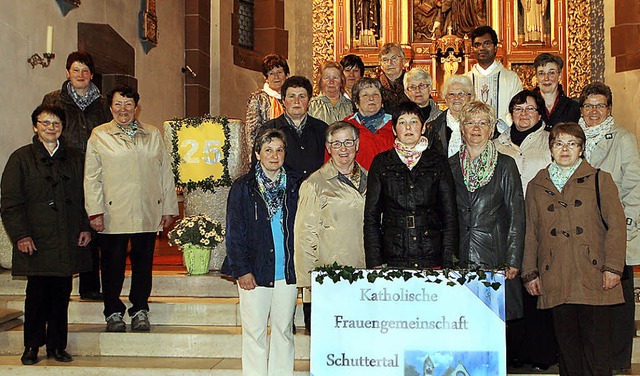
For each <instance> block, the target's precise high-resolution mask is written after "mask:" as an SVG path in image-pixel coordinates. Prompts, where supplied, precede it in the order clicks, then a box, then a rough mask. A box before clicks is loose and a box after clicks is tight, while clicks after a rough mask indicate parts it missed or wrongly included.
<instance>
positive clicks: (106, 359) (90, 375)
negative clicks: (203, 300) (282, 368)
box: [0, 351, 309, 376]
mask: <svg viewBox="0 0 640 376" xmlns="http://www.w3.org/2000/svg"><path fill="white" fill-rule="evenodd" d="M39 355H40V357H39V358H40V361H39V362H38V363H36V364H35V365H32V366H23V365H22V364H21V363H20V357H19V356H15V355H11V356H6V355H5V356H0V374H3V375H12V376H40V375H43V376H45V375H46V376H50V375H61V374H64V375H65V376H122V375H127V376H186V375H191V376H242V370H241V361H240V359H238V358H204V359H203V358H134V357H120V356H74V360H73V362H71V363H59V362H56V361H55V360H53V359H47V358H46V356H44V352H43V351H41V352H40V354H39ZM294 367H295V372H294V376H309V361H308V360H296V362H295V366H294Z"/></svg>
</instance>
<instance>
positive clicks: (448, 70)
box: [440, 50, 462, 82]
mask: <svg viewBox="0 0 640 376" xmlns="http://www.w3.org/2000/svg"><path fill="white" fill-rule="evenodd" d="M440 62H441V63H442V68H443V70H444V78H443V79H442V82H445V81H447V79H449V77H451V76H453V75H454V74H456V73H457V72H458V64H459V63H460V62H462V58H460V57H458V56H456V55H455V53H454V52H453V50H449V54H448V55H447V56H446V57H441V58H440Z"/></svg>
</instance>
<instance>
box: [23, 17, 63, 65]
mask: <svg viewBox="0 0 640 376" xmlns="http://www.w3.org/2000/svg"><path fill="white" fill-rule="evenodd" d="M42 56H44V57H41V56H40V55H38V53H35V54H33V55H31V57H30V58H28V59H27V63H29V64H31V69H33V68H35V67H36V65H41V66H42V67H43V68H46V67H48V66H49V64H51V60H52V59H53V58H55V57H56V54H54V53H53V26H47V49H46V51H45V52H44V53H43V54H42Z"/></svg>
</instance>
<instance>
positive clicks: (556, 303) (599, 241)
mask: <svg viewBox="0 0 640 376" xmlns="http://www.w3.org/2000/svg"><path fill="white" fill-rule="evenodd" d="M599 99H601V98H599ZM588 103H590V104H595V103H591V102H588ZM588 143H589V138H588V136H585V134H584V132H583V131H582V129H581V127H580V126H579V125H578V124H576V123H559V124H556V126H555V127H553V129H552V130H551V135H550V138H549V148H550V149H551V154H552V156H553V162H552V163H551V164H550V165H549V167H547V168H546V169H543V170H541V171H540V172H539V173H538V174H537V175H536V176H535V177H534V178H533V179H532V180H531V182H530V183H529V185H528V188H527V199H526V213H527V220H526V222H527V229H526V239H525V252H524V259H523V262H522V279H523V281H524V282H525V287H526V289H527V291H528V292H529V293H530V294H531V295H534V296H538V308H540V309H550V310H551V314H552V317H553V322H554V328H555V334H556V338H557V339H558V347H559V350H560V374H561V375H611V369H610V362H609V358H610V344H613V342H616V341H621V340H622V339H614V340H612V336H611V330H610V325H609V322H610V317H611V315H610V313H611V310H610V306H611V305H613V304H619V303H622V302H623V301H624V298H623V294H622V288H621V287H620V276H621V275H622V271H623V268H624V261H625V248H626V242H625V240H626V229H625V224H624V218H625V217H624V215H625V214H624V211H623V208H622V205H621V204H620V199H619V196H618V190H617V189H616V185H615V182H614V179H612V176H611V175H610V174H609V173H607V172H605V171H604V170H599V169H596V168H594V167H592V166H591V165H590V164H589V163H588V162H587V160H584V159H582V158H581V157H582V156H583V153H585V151H586V147H585V145H587V144H588Z"/></svg>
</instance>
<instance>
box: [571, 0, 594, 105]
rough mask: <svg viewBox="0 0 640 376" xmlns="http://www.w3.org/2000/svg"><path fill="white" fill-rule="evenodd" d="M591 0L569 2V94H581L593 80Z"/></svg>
mask: <svg viewBox="0 0 640 376" xmlns="http://www.w3.org/2000/svg"><path fill="white" fill-rule="evenodd" d="M590 11H591V6H590V2H589V1H584V0H568V2H567V25H568V28H569V31H568V33H567V81H568V82H569V85H568V86H569V87H568V88H567V95H568V96H569V97H571V98H576V97H578V96H580V93H581V92H582V89H583V88H584V87H585V86H587V84H589V81H590V80H591V42H590V41H591V32H590V27H591V20H590V19H589V14H590Z"/></svg>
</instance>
